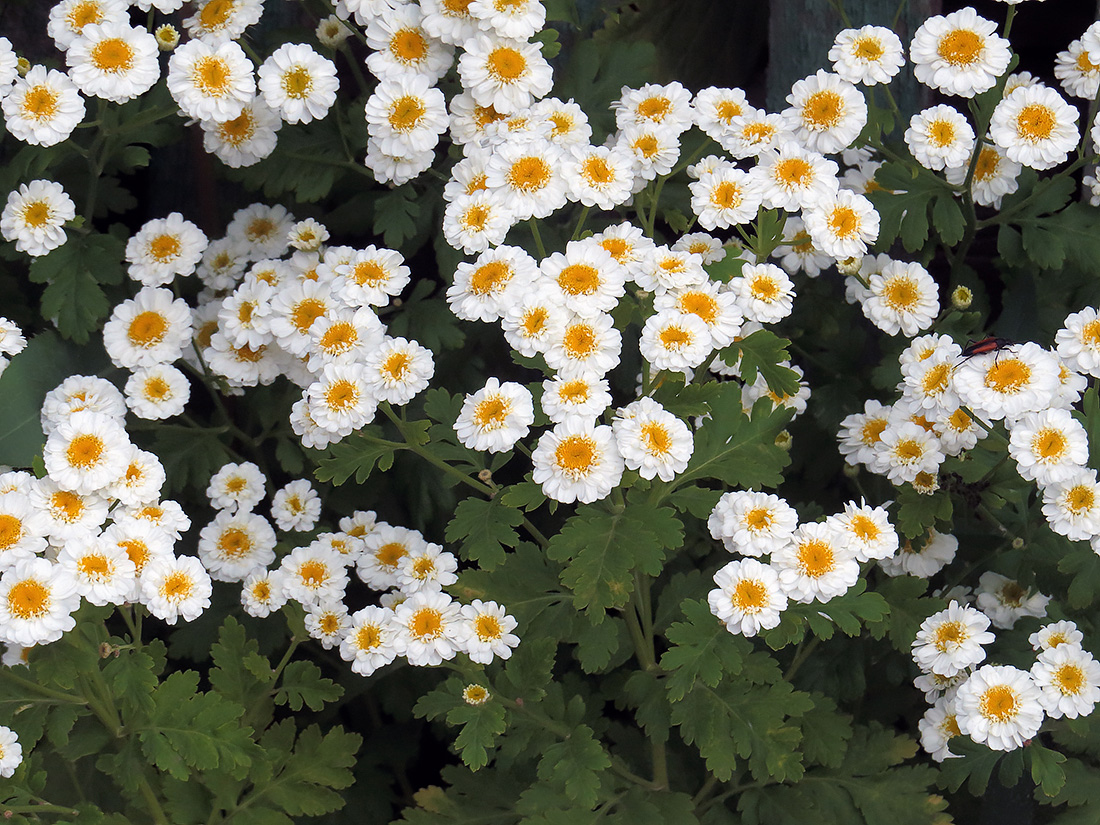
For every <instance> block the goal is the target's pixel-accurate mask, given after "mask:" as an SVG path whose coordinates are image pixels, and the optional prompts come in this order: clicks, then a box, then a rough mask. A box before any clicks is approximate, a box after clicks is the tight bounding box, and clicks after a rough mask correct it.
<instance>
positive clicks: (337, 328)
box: [320, 321, 359, 354]
mask: <svg viewBox="0 0 1100 825" xmlns="http://www.w3.org/2000/svg"><path fill="white" fill-rule="evenodd" d="M358 340H359V333H358V331H357V330H356V329H355V324H353V323H351V322H350V321H337V322H336V323H335V324H333V325H332V326H330V327H329V328H328V329H326V330H325V334H324V335H322V336H321V341H320V347H321V349H323V350H324V351H325V352H327V353H330V354H339V353H343V352H347V351H348V350H350V349H351V348H352V347H353V346H355V344H356V342H357V341H358Z"/></svg>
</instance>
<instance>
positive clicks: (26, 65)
mask: <svg viewBox="0 0 1100 825" xmlns="http://www.w3.org/2000/svg"><path fill="white" fill-rule="evenodd" d="M15 70H16V71H17V72H19V76H20V77H26V76H27V72H29V71H30V70H31V62H30V61H29V60H27V58H25V57H20V58H17V59H16V61H15ZM4 815H5V816H7V817H8V818H9V819H11V811H6V812H5V814H4Z"/></svg>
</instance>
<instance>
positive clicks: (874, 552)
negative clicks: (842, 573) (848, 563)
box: [825, 501, 900, 562]
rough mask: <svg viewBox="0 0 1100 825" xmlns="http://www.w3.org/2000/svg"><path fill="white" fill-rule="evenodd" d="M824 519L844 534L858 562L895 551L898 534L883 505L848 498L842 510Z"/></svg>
mask: <svg viewBox="0 0 1100 825" xmlns="http://www.w3.org/2000/svg"><path fill="white" fill-rule="evenodd" d="M825 521H826V523H828V524H831V525H832V526H834V527H835V528H836V529H837V531H838V532H839V533H840V535H842V536H843V537H844V541H845V543H846V544H847V545H848V547H849V548H850V549H851V550H852V551H853V552H854V553H855V556H856V561H858V562H865V561H872V560H878V559H888V558H890V557H891V556H893V555H894V554H895V553H896V552H897V551H898V547H899V545H900V541H899V539H898V533H897V531H896V530H895V529H894V525H892V524H891V523H890V515H889V513H887V511H886V508H885V507H872V506H871V505H870V504H867V503H866V502H863V501H861V502H860V503H859V504H858V505H857V504H856V503H855V502H854V501H849V502H848V503H847V504H845V505H844V512H843V513H838V514H837V515H835V516H829V518H827V519H826V520H825Z"/></svg>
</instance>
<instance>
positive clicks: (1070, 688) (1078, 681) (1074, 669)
mask: <svg viewBox="0 0 1100 825" xmlns="http://www.w3.org/2000/svg"><path fill="white" fill-rule="evenodd" d="M1051 681H1052V682H1053V683H1054V685H1055V687H1057V688H1058V690H1060V691H1062V693H1063V694H1065V695H1066V696H1076V695H1077V694H1078V693H1080V692H1081V689H1082V688H1084V687H1085V672H1084V671H1083V670H1081V668H1079V667H1078V666H1077V665H1074V664H1069V663H1067V664H1064V665H1062V666H1061V667H1060V668H1058V669H1057V670H1056V671H1054V674H1053V676H1052V677H1051Z"/></svg>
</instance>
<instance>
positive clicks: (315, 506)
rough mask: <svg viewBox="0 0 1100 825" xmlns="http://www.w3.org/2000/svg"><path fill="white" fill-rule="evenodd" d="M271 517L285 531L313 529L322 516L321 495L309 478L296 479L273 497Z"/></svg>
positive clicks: (277, 491)
mask: <svg viewBox="0 0 1100 825" xmlns="http://www.w3.org/2000/svg"><path fill="white" fill-rule="evenodd" d="M271 517H272V518H273V519H275V526H276V527H278V528H279V529H280V530H282V531H284V532H287V531H291V530H294V531H298V532H302V531H309V530H312V529H313V527H314V525H316V523H317V519H319V518H320V517H321V497H320V496H319V495H318V494H317V491H316V490H314V489H313V485H312V484H310V483H309V480H308V479H304V478H300V479H296V480H294V481H291V482H289V483H287V484H285V485H284V486H283V487H280V488H279V489H278V490H276V491H275V495H274V496H272V497H271Z"/></svg>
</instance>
